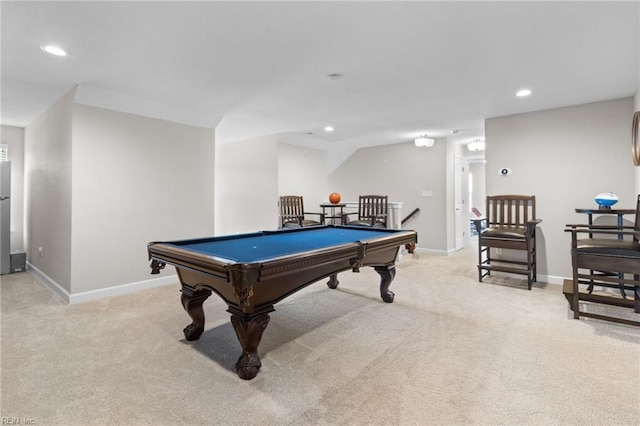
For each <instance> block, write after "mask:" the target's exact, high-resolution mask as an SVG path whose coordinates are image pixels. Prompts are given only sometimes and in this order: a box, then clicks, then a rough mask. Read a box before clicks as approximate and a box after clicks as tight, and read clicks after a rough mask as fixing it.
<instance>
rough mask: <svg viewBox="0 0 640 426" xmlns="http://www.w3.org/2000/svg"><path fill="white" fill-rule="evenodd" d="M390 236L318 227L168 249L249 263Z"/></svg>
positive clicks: (385, 232) (183, 243) (373, 231)
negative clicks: (179, 249) (184, 250)
mask: <svg viewBox="0 0 640 426" xmlns="http://www.w3.org/2000/svg"><path fill="white" fill-rule="evenodd" d="M391 233H393V232H391ZM389 234H390V231H389V230H386V229H385V230H376V229H371V228H361V229H354V228H343V227H324V226H319V227H310V228H304V229H301V230H298V229H296V230H291V231H289V230H285V231H278V232H264V233H255V234H245V235H238V236H227V237H217V238H216V237H213V238H207V239H199V240H186V241H181V242H174V243H169V244H168V245H170V246H175V247H179V248H182V249H186V250H190V251H194V252H197V253H201V254H204V255H206V256H213V257H216V258H221V259H227V260H229V261H231V262H236V263H250V262H259V261H261V260H266V259H271V258H275V257H280V256H287V255H291V254H295V253H300V252H305V251H311V250H317V249H322V248H327V247H332V246H336V245H340V244H348V243H355V242H357V241H361V242H366V241H367V240H368V239H372V238H379V237H384V236H388V235H389Z"/></svg>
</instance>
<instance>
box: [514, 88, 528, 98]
mask: <svg viewBox="0 0 640 426" xmlns="http://www.w3.org/2000/svg"><path fill="white" fill-rule="evenodd" d="M530 94H531V90H529V89H520V90H518V92H517V93H516V96H517V97H519V98H524V97H525V96H529V95H530Z"/></svg>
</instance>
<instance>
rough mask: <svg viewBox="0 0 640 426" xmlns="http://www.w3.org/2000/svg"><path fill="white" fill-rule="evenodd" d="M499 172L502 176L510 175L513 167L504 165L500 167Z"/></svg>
mask: <svg viewBox="0 0 640 426" xmlns="http://www.w3.org/2000/svg"><path fill="white" fill-rule="evenodd" d="M498 174H499V175H500V176H509V175H510V174H511V169H510V168H508V167H502V168H500V169H498Z"/></svg>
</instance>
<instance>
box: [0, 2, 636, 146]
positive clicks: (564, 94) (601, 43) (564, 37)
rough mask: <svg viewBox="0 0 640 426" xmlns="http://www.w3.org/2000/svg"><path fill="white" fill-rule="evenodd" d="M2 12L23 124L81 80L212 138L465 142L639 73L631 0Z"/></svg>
mask: <svg viewBox="0 0 640 426" xmlns="http://www.w3.org/2000/svg"><path fill="white" fill-rule="evenodd" d="M0 7H1V9H0V12H1V19H2V27H1V36H2V51H1V53H2V63H1V66H2V70H1V71H2V80H1V84H2V86H1V101H2V104H1V107H2V109H1V122H2V124H6V125H12V126H19V127H24V126H26V125H27V124H28V123H30V122H31V121H32V120H33V119H34V118H36V117H37V116H38V115H39V114H40V113H42V112H43V111H44V110H46V109H47V108H48V107H49V106H50V105H52V104H53V103H54V102H55V101H56V100H57V99H59V98H60V97H61V96H62V95H63V94H64V93H66V92H67V91H68V90H70V89H72V88H73V87H75V86H76V85H77V86H78V91H77V95H76V101H77V102H79V103H85V104H89V105H95V106H100V107H105V108H111V109H116V110H122V111H127V112H132V113H137V114H141V115H148V116H152V117H158V118H163V119H168V120H173V121H177V122H181V123H187V124H193V125H198V126H204V127H211V128H213V127H216V126H217V130H216V137H217V139H218V140H220V141H222V142H231V141H235V140H243V139H247V138H252V137H257V136H262V135H270V134H283V135H284V137H286V138H287V139H288V140H289V141H292V142H294V143H295V142H296V141H297V142H300V143H301V144H309V143H311V144H315V145H316V146H318V147H322V148H331V147H337V146H338V145H339V146H340V147H359V146H372V145H379V144H390V143H398V142H406V141H408V140H411V139H413V138H414V137H416V136H418V135H419V134H421V133H427V134H428V135H429V136H432V137H436V138H439V137H447V138H448V139H449V140H452V141H458V142H466V141H469V140H471V139H474V138H482V137H483V122H484V119H486V118H490V117H497V116H504V115H510V114H517V113H522V112H528V111H535V110H542V109H549V108H555V107H562V106H568V105H576V104H582V103H588V102H595V101H601V100H608V99H616V98H621V97H627V96H633V95H634V94H635V93H636V92H637V91H638V88H639V81H640V67H639V58H640V31H639V26H640V2H638V1H631V2H629V1H627V2H610V1H603V2H584V3H583V2H573V1H572V2H535V1H528V2H457V1H448V2H419V1H414V2H392V1H388V2H306V1H298V2H291V1H289V2H265V1H259V2H213V1H199V2H166V1H144V2H135V3H134V2H95V1H84V2H25V1H23V2H6V1H2V3H1V5H0ZM44 44H56V45H59V46H60V47H62V48H64V49H65V50H66V51H67V52H68V53H69V56H67V57H64V58H60V57H55V56H51V55H49V54H47V53H45V52H43V51H42V50H41V49H40V46H41V45H44ZM331 73H340V74H343V76H344V77H343V78H342V79H340V80H330V79H328V78H327V75H328V74H331ZM522 87H528V88H530V89H531V90H533V95H531V96H530V97H528V98H523V99H521V98H516V97H515V92H516V91H517V90H518V89H520V88H522ZM328 124H331V125H333V126H334V127H335V131H334V132H333V133H331V134H327V133H325V132H324V131H323V130H322V129H323V127H324V126H325V125H328ZM455 129H458V130H460V133H459V134H458V135H457V136H455V137H454V136H451V131H452V130H455ZM309 133H312V134H313V135H309Z"/></svg>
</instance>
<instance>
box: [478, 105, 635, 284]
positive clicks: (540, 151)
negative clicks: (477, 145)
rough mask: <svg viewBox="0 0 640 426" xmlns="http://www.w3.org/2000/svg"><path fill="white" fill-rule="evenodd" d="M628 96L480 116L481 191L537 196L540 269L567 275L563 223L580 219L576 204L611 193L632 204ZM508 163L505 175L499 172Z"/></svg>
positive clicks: (624, 205)
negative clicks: (483, 151) (483, 153)
mask: <svg viewBox="0 0 640 426" xmlns="http://www.w3.org/2000/svg"><path fill="white" fill-rule="evenodd" d="M632 110H633V100H632V98H625V99H618V100H613V101H608V102H598V103H592V104H586V105H578V106H572V107H567V108H559V109H553V110H547V111H538V112H532V113H528V114H519V115H513V116H508V117H500V118H494V119H489V120H486V122H485V137H486V141H487V148H486V160H487V162H486V174H487V182H486V191H487V195H496V194H531V195H535V196H536V203H537V215H538V217H539V218H540V219H542V220H543V222H542V223H541V224H540V228H539V234H538V235H539V237H540V239H539V248H538V275H543V276H545V275H546V276H551V277H569V276H571V260H570V253H569V237H568V234H566V233H564V232H563V230H564V226H565V224H567V223H586V220H587V218H586V217H585V216H584V215H582V214H578V213H575V211H574V209H575V208H588V207H596V204H595V202H594V201H593V197H594V196H595V195H596V194H598V193H601V192H614V193H616V194H617V195H618V197H619V199H620V201H619V202H618V204H617V207H620V208H634V207H635V198H636V197H635V191H634V184H633V183H634V173H635V171H634V167H633V163H632V161H631V154H630V141H629V134H630V132H629V129H630V127H629V125H630V117H631V116H632V112H633V111H632ZM502 167H509V168H511V169H512V171H513V173H512V175H510V176H507V177H502V176H499V175H498V173H497V171H498V169H499V168H502Z"/></svg>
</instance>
